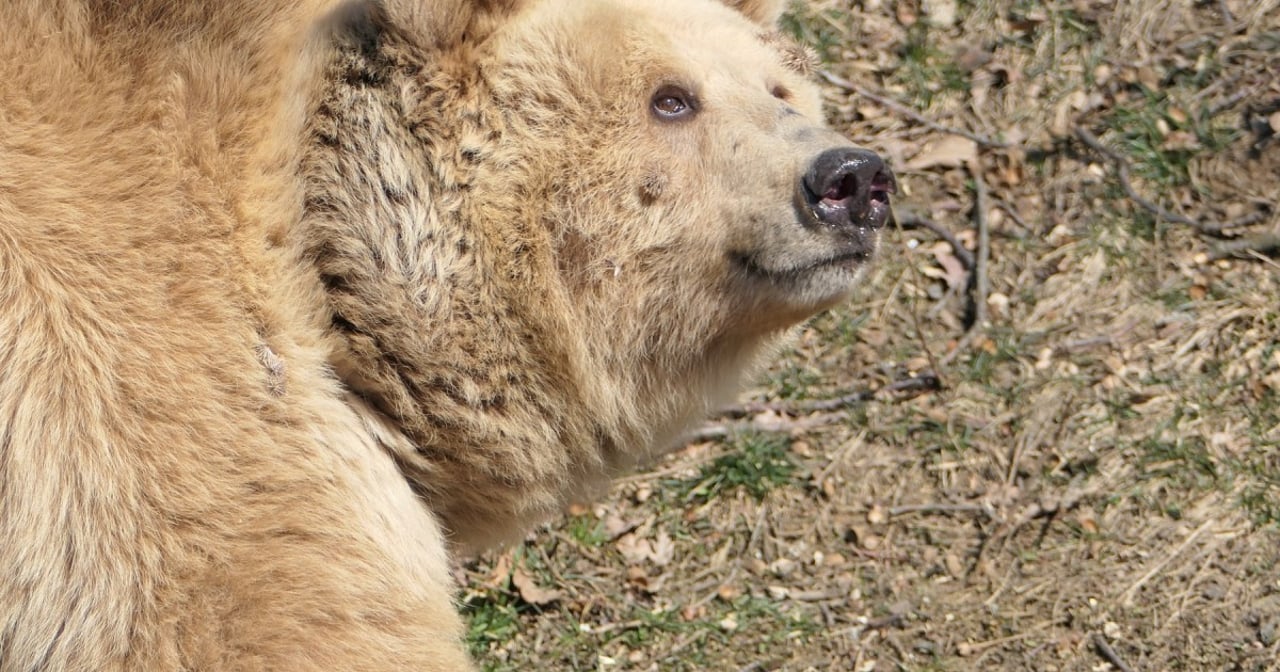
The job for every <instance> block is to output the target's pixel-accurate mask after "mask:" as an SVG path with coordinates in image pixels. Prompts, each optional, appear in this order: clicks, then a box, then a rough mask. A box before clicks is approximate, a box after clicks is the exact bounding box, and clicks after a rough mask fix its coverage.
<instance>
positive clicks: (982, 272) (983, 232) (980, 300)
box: [969, 159, 991, 328]
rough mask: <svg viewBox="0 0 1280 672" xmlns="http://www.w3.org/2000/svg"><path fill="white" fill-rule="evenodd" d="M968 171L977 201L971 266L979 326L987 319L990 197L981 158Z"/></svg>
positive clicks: (989, 261)
mask: <svg viewBox="0 0 1280 672" xmlns="http://www.w3.org/2000/svg"><path fill="white" fill-rule="evenodd" d="M969 172H970V173H972V174H973V185H974V188H975V191H977V195H978V201H977V203H976V204H975V205H974V210H975V212H974V223H975V224H976V226H977V227H978V255H977V258H976V259H975V262H976V263H975V264H974V268H973V274H974V278H973V283H974V287H973V289H974V294H975V296H974V297H973V302H974V318H973V321H974V324H976V325H977V326H978V327H979V328H981V327H982V326H983V324H985V323H986V321H987V297H988V296H989V295H990V294H991V283H990V282H989V281H988V278H987V268H988V267H989V266H990V265H991V225H990V223H989V222H988V221H987V209H988V206H989V202H990V200H991V197H990V195H989V194H988V193H987V181H986V179H984V178H983V177H982V161H981V159H974V161H973V162H972V163H971V164H970V165H969Z"/></svg>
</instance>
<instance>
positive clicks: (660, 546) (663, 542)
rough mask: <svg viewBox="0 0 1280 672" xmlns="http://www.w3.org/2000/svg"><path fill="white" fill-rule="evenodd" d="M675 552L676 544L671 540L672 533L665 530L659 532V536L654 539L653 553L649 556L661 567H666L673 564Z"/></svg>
mask: <svg viewBox="0 0 1280 672" xmlns="http://www.w3.org/2000/svg"><path fill="white" fill-rule="evenodd" d="M675 554H676V544H675V542H674V541H672V540H671V535H669V534H667V533H666V531H665V530H664V531H662V532H659V533H658V538H657V539H655V540H654V541H653V553H652V554H651V555H650V556H649V559H650V560H652V561H653V564H655V565H657V566H659V567H666V566H667V565H669V564H671V558H673V557H675Z"/></svg>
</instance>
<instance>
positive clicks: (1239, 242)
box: [1209, 232, 1280, 261]
mask: <svg viewBox="0 0 1280 672" xmlns="http://www.w3.org/2000/svg"><path fill="white" fill-rule="evenodd" d="M1278 255H1280V233H1275V232H1269V233H1263V234H1260V235H1257V236H1248V237H1245V238H1239V239H1236V240H1232V241H1228V242H1225V243H1222V244H1221V245H1218V246H1217V247H1215V248H1214V249H1213V252H1212V253H1211V254H1210V255H1209V258H1210V259H1212V260H1214V261H1217V260H1218V259H1226V258H1227V257H1236V258H1240V259H1249V258H1256V257H1257V256H1263V257H1274V256H1278Z"/></svg>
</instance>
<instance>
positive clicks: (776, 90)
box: [769, 84, 791, 100]
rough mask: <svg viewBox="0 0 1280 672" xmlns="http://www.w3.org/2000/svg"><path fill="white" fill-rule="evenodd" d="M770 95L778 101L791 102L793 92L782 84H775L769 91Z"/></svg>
mask: <svg viewBox="0 0 1280 672" xmlns="http://www.w3.org/2000/svg"><path fill="white" fill-rule="evenodd" d="M769 93H770V94H771V95H772V96H773V97H774V98H777V99H778V100H790V99H791V91H790V90H788V89H787V87H785V86H783V85H781V84H775V85H773V86H772V87H770V89H769Z"/></svg>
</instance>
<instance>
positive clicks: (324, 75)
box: [0, 0, 895, 672]
mask: <svg viewBox="0 0 1280 672" xmlns="http://www.w3.org/2000/svg"><path fill="white" fill-rule="evenodd" d="M782 4H783V3H782V2H781V0H733V1H730V0H724V1H723V2H720V1H718V0H345V1H340V0H220V1H216V2H215V1H213V0H182V1H179V0H119V1H115V2H96V1H94V0H9V1H8V2H6V3H4V4H3V6H0V670H3V671H5V672H8V671H19V670H21V671H31V670H90V669H92V670H178V669H182V670H215V669H216V670H224V669H225V670H250V669H252V670H257V669H288V670H391V669H397V670H398V669H417V670H466V669H471V665H472V663H471V662H470V661H469V660H468V656H467V654H466V647H465V645H464V643H463V636H462V632H463V628H462V625H461V620H460V617H459V616H458V614H457V613H456V610H455V608H454V605H453V602H452V600H453V595H454V590H455V586H454V580H453V574H452V572H451V566H450V563H451V558H454V557H458V555H459V554H465V553H473V552H475V551H478V550H480V549H484V548H487V547H491V546H493V545H495V544H500V543H503V542H505V541H510V540H513V539H518V538H520V536H521V535H522V534H524V533H526V531H527V530H528V529H529V528H530V527H531V526H532V525H535V524H537V523H539V522H540V521H544V520H546V519H548V518H550V517H552V516H554V515H556V514H557V513H558V512H559V511H560V510H561V509H562V507H564V506H565V505H566V503H568V502H570V501H573V500H578V499H581V498H584V497H589V496H594V495H597V494H599V493H600V492H601V491H602V489H603V488H605V487H606V486H607V484H608V482H609V480H610V478H612V477H613V476H615V475H617V474H619V473H623V472H626V471H628V470H631V469H634V468H637V467H638V466H641V465H643V464H644V463H645V462H647V461H649V460H651V459H652V458H654V457H655V456H657V455H659V454H661V453H662V452H663V451H664V450H668V449H670V448H671V447H673V446H674V445H676V444H677V442H678V440H679V438H680V436H681V434H682V433H683V432H686V431H687V430H688V429H689V428H690V427H691V426H692V425H693V424H694V423H696V422H697V421H698V420H699V419H700V418H701V417H703V416H704V415H705V414H706V413H707V412H708V410H709V409H712V408H714V407H716V406H717V405H720V404H723V403H725V402H727V401H728V400H730V399H731V398H732V397H733V395H734V394H735V392H736V391H737V390H738V389H739V388H740V387H741V385H742V383H743V381H744V380H745V379H746V378H747V377H749V376H750V375H752V373H753V372H754V371H756V370H758V369H759V367H760V366H761V364H762V363H763V362H765V361H767V359H768V357H769V356H770V355H771V354H772V353H774V352H776V350H777V348H778V347H779V345H780V344H781V343H784V342H785V340H786V338H787V335H788V334H790V333H792V332H793V331H794V327H795V325H797V324H799V323H800V322H802V321H803V320H805V319H806V318H808V317H810V316H811V315H813V314H815V313H817V312H819V311H822V310H824V309H826V308H829V307H831V306H833V305H835V304H837V303H839V302H840V301H842V300H844V299H845V298H846V297H848V296H849V295H850V294H851V292H853V291H855V290H856V289H857V287H858V286H859V284H860V278H861V277H862V275H863V269H864V268H865V266H866V264H867V262H868V261H869V260H870V259H871V258H872V257H873V255H874V252H875V249H876V246H877V238H878V236H879V231H880V230H881V229H882V228H883V227H884V225H885V222H886V221H887V218H888V217H889V201H890V196H891V195H892V194H893V193H894V191H895V181H894V176H893V173H892V171H891V170H890V169H889V168H888V167H887V166H886V165H885V164H884V162H883V161H882V160H881V159H880V158H879V157H878V156H876V155H875V154H874V153H873V152H870V151H868V150H865V149H862V148H859V147H856V146H854V145H853V144H852V143H850V142H849V141H848V140H847V139H845V138H844V137H842V136H841V135H839V134H838V133H836V132H834V131H831V130H829V129H827V128H826V127H825V126H824V123H823V119H822V109H821V102H820V97H819V92H818V89H817V87H816V85H815V84H814V83H813V82H812V81H811V80H810V78H809V74H810V73H809V72H808V71H809V70H810V69H811V67H812V66H811V59H810V58H809V56H808V55H807V54H806V52H805V51H804V50H803V49H802V48H800V47H797V46H795V45H794V44H792V43H791V42H790V41H789V40H787V39H786V38H784V37H782V36H781V35H780V34H779V33H778V31H777V30H776V23H777V21H778V18H779V16H780V13H781V11H782Z"/></svg>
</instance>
